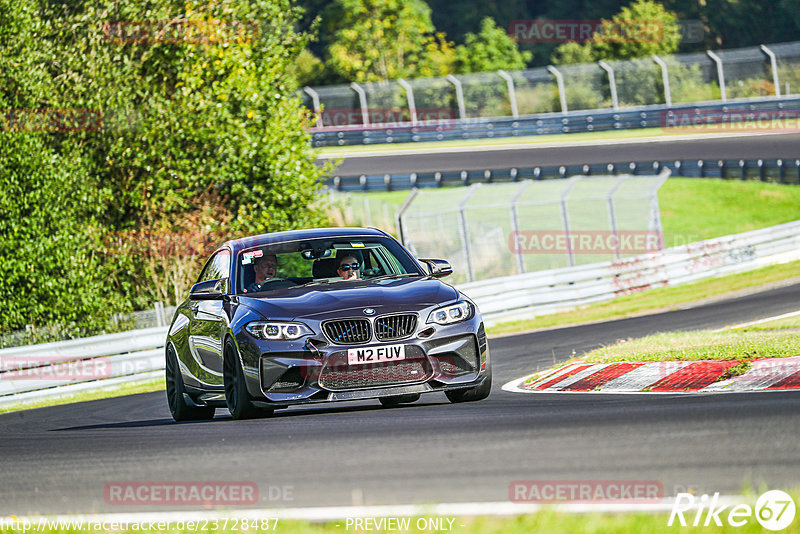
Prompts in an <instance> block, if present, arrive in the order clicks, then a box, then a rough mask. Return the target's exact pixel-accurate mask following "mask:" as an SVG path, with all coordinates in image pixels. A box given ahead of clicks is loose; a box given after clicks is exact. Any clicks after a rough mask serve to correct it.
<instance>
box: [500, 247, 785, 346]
mask: <svg viewBox="0 0 800 534" xmlns="http://www.w3.org/2000/svg"><path fill="white" fill-rule="evenodd" d="M798 276H800V261H794V262H790V263H784V264H782V265H771V266H768V267H762V268H761V269H756V270H753V271H749V272H746V273H737V274H731V275H727V276H721V277H718V278H712V279H708V280H701V281H699V282H693V283H691V284H683V285H680V286H675V287H662V288H657V289H649V290H646V291H642V292H640V293H635V294H632V295H623V296H620V297H617V298H616V299H614V300H610V301H608V302H603V303H599V304H593V305H590V306H586V307H584V308H580V309H577V310H573V311H570V312H564V313H556V314H552V315H542V316H540V317H535V318H533V319H530V320H525V321H510V322H505V323H501V324H498V325H496V326H493V327H489V328H487V329H486V331H487V333H488V334H489V335H497V334H508V333H516V332H524V331H527V330H534V329H537V328H548V327H555V326H566V325H573V324H579V323H589V322H598V321H610V320H613V319H624V318H626V317H633V316H636V315H644V314H645V313H651V312H654V311H669V310H674V309H677V308H679V307H681V306H683V305H686V304H689V303H695V302H698V301H702V300H705V299H710V298H715V299H716V298H724V297H725V296H726V295H728V296H730V295H732V294H736V293H739V292H741V291H744V290H755V289H757V288H763V287H767V286H768V285H769V284H773V283H776V282H780V281H786V280H792V279H795V278H797V277H798ZM786 324H794V323H791V322H788V323H786ZM760 326H762V325H757V326H754V327H753V328H758V327H760ZM788 328H791V326H789V327H788ZM799 354H800V353H799Z"/></svg>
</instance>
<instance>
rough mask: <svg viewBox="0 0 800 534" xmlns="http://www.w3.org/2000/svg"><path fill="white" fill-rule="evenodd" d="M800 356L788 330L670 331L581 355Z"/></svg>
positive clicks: (641, 358) (655, 358)
mask: <svg viewBox="0 0 800 534" xmlns="http://www.w3.org/2000/svg"><path fill="white" fill-rule="evenodd" d="M797 355H800V336H798V335H797V334H796V333H794V332H785V331H758V332H754V331H749V332H744V331H737V330H725V331H721V332H713V331H709V330H697V331H691V332H667V333H662V334H655V335H652V336H646V337H642V338H638V339H627V340H624V341H620V342H618V343H616V344H614V345H611V346H608V347H601V348H599V349H596V350H593V351H591V352H588V353H586V354H584V355H583V356H582V358H581V359H582V360H583V361H585V362H586V363H611V362H620V361H631V362H632V361H636V362H667V361H699V360H742V359H746V360H755V359H762V358H787V357H789V356H797Z"/></svg>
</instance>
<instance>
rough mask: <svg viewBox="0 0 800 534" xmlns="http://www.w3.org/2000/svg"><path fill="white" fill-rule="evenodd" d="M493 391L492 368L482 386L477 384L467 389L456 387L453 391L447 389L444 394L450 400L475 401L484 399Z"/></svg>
mask: <svg viewBox="0 0 800 534" xmlns="http://www.w3.org/2000/svg"><path fill="white" fill-rule="evenodd" d="M491 392H492V370H491V368H490V369H489V372H488V373H487V375H486V378H485V379H484V381H483V383H482V384H481V385H480V386H475V387H474V388H467V389H454V390H453V391H445V392H444V394H445V395H447V399H448V400H449V401H450V402H454V403H455V402H474V401H479V400H483V399H485V398H486V397H488V396H489V393H491Z"/></svg>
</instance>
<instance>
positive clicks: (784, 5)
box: [295, 0, 800, 85]
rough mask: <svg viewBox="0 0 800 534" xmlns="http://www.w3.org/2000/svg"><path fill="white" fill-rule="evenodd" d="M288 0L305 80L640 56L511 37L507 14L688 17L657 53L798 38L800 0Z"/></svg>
mask: <svg viewBox="0 0 800 534" xmlns="http://www.w3.org/2000/svg"><path fill="white" fill-rule="evenodd" d="M298 1H299V4H300V6H301V7H302V8H303V9H304V10H305V13H304V15H303V17H302V19H301V24H302V25H303V27H304V28H308V29H311V30H312V31H318V39H316V40H315V41H314V42H312V43H310V44H309V47H308V49H307V50H306V51H304V52H303V54H302V55H301V57H300V59H299V61H298V62H297V64H296V65H295V70H296V74H297V75H298V78H299V79H300V81H301V83H302V84H308V85H325V84H331V83H341V82H346V81H366V80H374V79H386V78H398V77H419V76H433V75H441V74H450V73H453V74H461V73H468V72H480V71H488V70H497V69H499V68H503V69H507V70H509V69H516V68H524V67H534V66H541V65H547V64H549V63H554V62H559V61H560V62H573V61H574V60H576V59H579V58H580V59H586V58H589V57H591V58H600V59H627V58H630V57H641V56H637V55H635V54H636V53H639V54H644V53H645V52H646V50H645V49H639V50H632V49H630V47H629V49H627V50H626V49H625V47H623V46H602V45H600V46H593V47H589V48H584V49H583V50H582V51H581V50H578V48H576V47H575V46H572V47H569V49H567V50H566V51H565V50H563V49H560V48H561V43H517V42H515V41H514V40H513V39H512V38H511V37H510V36H509V35H508V32H509V26H510V24H511V22H512V21H515V20H533V19H548V20H601V19H603V20H610V19H612V18H613V17H615V16H624V15H623V13H624V10H625V9H627V10H629V11H630V10H632V11H633V12H634V13H636V14H638V15H639V16H642V15H646V14H648V13H649V14H653V13H658V12H662V13H668V16H667V19H665V20H666V22H667V23H671V22H674V23H676V24H678V25H680V23H681V22H683V23H684V24H689V23H691V27H692V28H695V29H696V30H699V35H693V37H699V39H692V40H690V42H684V43H683V44H681V42H680V40H678V42H675V36H674V33H671V32H670V31H667V32H666V35H665V39H664V42H659V43H657V44H659V45H663V46H659V47H655V48H658V51H659V53H672V52H687V51H695V50H705V49H718V48H736V47H744V46H753V45H757V44H762V43H774V42H784V41H793V40H800V0H769V1H764V0H661V1H658V2H655V1H648V2H643V1H641V0H636V1H634V0H560V1H558V2H552V1H550V0H503V1H496V0H459V1H457V2H454V1H452V0H298ZM644 4H649V6H648V5H644ZM315 21H316V22H315ZM695 33H697V31H696V32H695ZM596 44H600V43H596ZM633 48H636V47H633ZM651 48H652V47H651ZM581 52H583V55H578V56H576V55H575V54H580V53H581ZM587 52H588V54H587Z"/></svg>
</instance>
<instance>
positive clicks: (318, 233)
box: [220, 227, 388, 254]
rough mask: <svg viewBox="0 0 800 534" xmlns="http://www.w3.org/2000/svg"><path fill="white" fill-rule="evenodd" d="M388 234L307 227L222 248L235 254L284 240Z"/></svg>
mask: <svg viewBox="0 0 800 534" xmlns="http://www.w3.org/2000/svg"><path fill="white" fill-rule="evenodd" d="M387 235H388V234H386V233H385V232H383V231H381V230H378V229H377V228H351V227H348V228H306V229H303V230H288V231H285V232H273V233H270V234H261V235H254V236H248V237H242V238H240V239H233V240H230V241H227V242H225V243H224V244H223V245H222V246H221V247H220V248H225V247H228V248H230V249H231V251H232V252H233V253H234V254H235V253H237V252H239V251H240V250H242V249H245V248H250V247H254V246H259V245H269V244H272V243H280V242H283V241H295V240H299V239H319V238H323V239H325V238H337V237H353V236H381V237H386V236H387Z"/></svg>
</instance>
